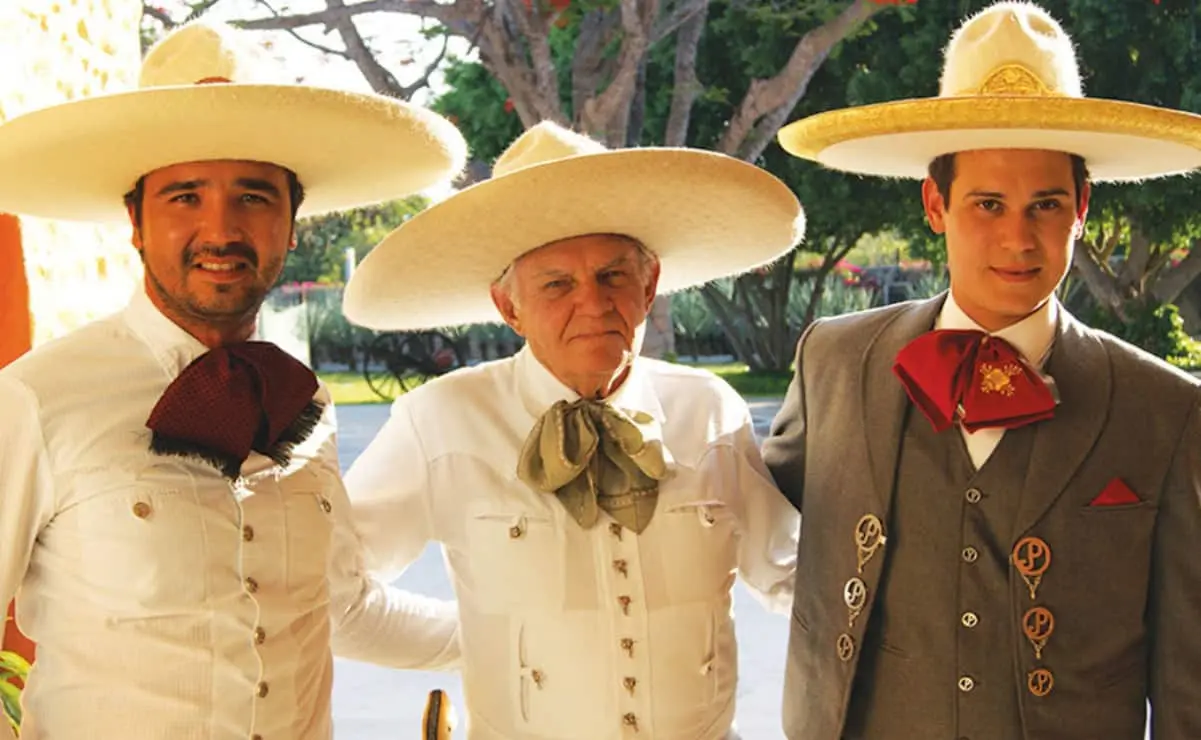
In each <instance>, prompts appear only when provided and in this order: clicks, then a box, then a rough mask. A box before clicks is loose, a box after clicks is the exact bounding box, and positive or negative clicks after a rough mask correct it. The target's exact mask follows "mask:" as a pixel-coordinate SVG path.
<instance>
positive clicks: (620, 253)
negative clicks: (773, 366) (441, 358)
mask: <svg viewBox="0 0 1201 740" xmlns="http://www.w3.org/2000/svg"><path fill="white" fill-rule="evenodd" d="M802 228H803V221H802V213H801V209H800V204H799V203H798V202H797V201H796V198H795V196H793V195H792V193H790V192H789V190H788V189H787V188H786V187H785V186H784V184H783V183H781V182H780V181H778V180H777V179H775V178H774V177H772V176H771V175H770V174H768V173H766V172H764V171H762V170H759V169H756V168H754V167H752V166H750V165H747V164H745V163H743V162H739V161H737V160H733V159H730V158H727V157H723V156H721V155H716V154H713V153H709V152H700V151H694V150H685V149H639V150H622V151H606V150H604V149H602V148H601V147H600V146H599V145H597V144H595V143H594V142H592V141H591V140H589V139H586V138H585V137H582V136H579V135H577V134H573V133H571V132H569V131H565V130H563V129H561V128H559V127H557V126H555V125H553V124H549V123H544V124H540V125H538V126H537V127H535V128H534V129H532V130H531V131H529V132H527V133H526V134H524V135H523V136H522V137H521V138H519V139H518V140H517V141H516V142H515V143H514V144H513V145H512V146H511V147H510V148H509V150H508V151H507V152H506V153H505V154H504V155H502V157H501V158H500V159H499V160H498V161H497V163H496V166H495V168H494V177H493V179H492V180H489V181H487V182H484V183H481V184H479V185H476V186H475V187H473V188H470V189H468V190H466V191H464V192H462V193H459V194H457V195H455V196H453V197H451V198H450V199H448V200H447V201H444V202H442V203H440V204H438V205H436V206H434V207H432V208H430V209H429V210H427V211H425V212H423V213H421V214H419V215H418V216H417V217H415V218H414V219H412V221H410V222H409V223H408V224H406V225H405V226H403V227H401V228H400V229H398V230H397V231H396V232H394V233H393V234H392V235H390V236H389V237H388V238H387V239H386V240H385V241H384V242H383V243H381V244H380V245H379V246H378V247H377V248H376V249H375V250H373V251H372V253H371V254H370V255H369V256H368V257H367V259H366V260H365V261H364V263H363V264H362V265H361V266H360V268H359V270H358V271H357V272H356V275H355V277H354V278H353V279H352V281H351V283H350V285H349V286H348V289H347V295H346V302H345V309H346V313H347V315H348V317H350V318H351V320H353V321H357V322H360V323H363V324H366V325H368V326H372V327H376V328H391V329H413V328H421V327H428V326H438V325H447V324H455V323H467V322H472V321H488V320H495V318H496V315H497V314H496V313H495V311H497V310H499V312H500V316H501V317H503V319H504V320H505V321H506V322H507V323H508V324H509V325H510V326H511V327H512V328H513V329H514V330H515V331H516V332H517V333H519V334H520V335H522V336H523V337H524V338H525V340H526V347H525V348H524V349H523V350H521V352H519V353H518V354H517V356H516V357H513V358H510V359H506V360H500V361H497V362H492V363H487V364H484V365H481V366H478V367H474V368H469V369H464V370H461V371H458V372H455V373H451V374H450V375H448V376H445V377H443V378H441V379H439V380H437V381H434V382H432V383H430V384H428V385H426V386H424V387H422V388H420V389H418V390H416V391H413V392H411V393H409V394H406V395H405V396H403V397H401V398H400V399H399V400H398V401H397V402H396V404H395V406H394V407H393V411H392V415H391V418H390V419H389V421H388V422H387V424H386V425H385V427H384V428H383V430H382V431H381V432H380V434H379V436H378V437H377V438H376V439H375V440H374V441H373V442H372V444H371V445H370V446H369V447H368V448H367V450H366V451H364V453H363V454H362V456H361V457H360V458H359V459H358V460H357V461H356V463H355V464H354V465H353V466H352V468H351V470H350V471H349V472H348V473H347V479H346V480H347V488H348V490H349V491H350V494H351V500H352V505H353V507H354V520H355V523H356V526H357V527H358V528H359V530H360V532H361V534H362V537H363V542H364V543H365V547H366V550H367V551H368V565H369V567H371V568H377V569H380V570H381V571H386V572H389V573H398V572H400V571H402V570H403V569H404V568H405V567H406V566H407V565H408V564H409V563H411V562H412V561H413V560H414V559H415V558H416V557H417V556H418V555H419V554H420V553H421V551H422V550H423V549H424V547H425V545H426V543H427V542H429V541H439V542H441V543H442V546H443V548H444V552H445V556H446V561H447V563H448V565H449V568H450V571H451V574H452V577H453V581H454V586H455V590H456V593H457V595H458V603H459V613H460V619H461V622H462V624H461V642H462V651H463V665H462V671H463V682H464V692H465V696H466V704H467V706H466V710H467V711H466V714H467V718H468V723H469V726H468V737H469V738H471V740H501V739H502V738H503V739H507V740H513V739H514V738H523V739H529V740H566V739H568V738H586V739H588V740H617V739H618V738H634V737H638V738H656V739H658V740H721V739H723V738H732V737H735V734H734V731H733V727H732V725H733V718H734V705H735V688H736V681H737V655H736V652H737V651H736V645H735V636H734V625H733V620H732V614H731V611H732V610H731V597H730V590H731V587H732V585H733V582H734V577H735V574H740V575H741V576H742V578H743V579H744V581H745V582H746V583H747V584H748V585H749V586H750V587H751V588H752V589H753V591H754V592H756V593H757V594H758V595H759V596H760V597H761V598H762V599H763V601H764V602H765V603H766V604H767V605H768V606H769V607H771V608H774V609H776V610H778V611H786V610H787V609H788V607H789V606H790V604H791V601H792V577H793V573H794V568H795V548H796V537H797V530H798V519H797V515H796V513H795V512H794V510H793V509H792V507H791V506H790V505H789V503H788V502H787V500H786V499H785V498H784V497H783V496H782V495H781V494H780V493H779V492H778V491H777V490H776V488H775V487H774V485H773V484H772V482H771V478H770V477H769V475H768V473H767V471H766V469H765V467H764V465H763V463H762V461H761V459H760V457H759V452H758V448H757V446H756V441H755V435H754V430H753V428H752V425H751V417H750V413H749V411H748V409H747V406H746V404H745V402H743V400H742V399H741V398H740V397H739V396H738V395H737V394H736V393H735V392H734V391H733V389H731V388H730V387H729V386H728V385H727V384H725V383H724V382H723V381H721V380H720V379H718V378H717V377H715V376H714V375H712V374H711V373H708V372H705V371H701V370H696V369H691V368H686V367H682V366H678V365H672V364H668V363H664V362H659V361H655V360H651V359H646V358H641V357H637V355H638V350H639V347H640V345H641V341H642V331H643V326H644V323H645V320H646V317H647V314H648V312H649V309H650V305H651V302H652V300H653V299H654V296H655V294H656V290H657V289H658V288H664V289H666V290H678V289H680V288H683V287H685V286H687V285H690V284H695V283H699V282H704V281H707V280H711V279H714V278H717V277H721V276H723V275H729V274H733V273H736V272H741V271H743V270H746V269H748V268H750V267H752V266H755V265H759V264H762V263H766V262H769V261H771V260H772V259H774V258H776V257H777V256H778V255H780V254H781V253H783V252H785V251H787V250H788V249H790V248H791V247H792V246H793V245H794V244H795V243H796V241H797V239H798V237H799V234H800V231H801V229H802ZM489 293H490V294H491V302H490V301H489ZM339 649H340V648H339V645H338V643H337V642H336V641H335V652H337V651H338V650H339Z"/></svg>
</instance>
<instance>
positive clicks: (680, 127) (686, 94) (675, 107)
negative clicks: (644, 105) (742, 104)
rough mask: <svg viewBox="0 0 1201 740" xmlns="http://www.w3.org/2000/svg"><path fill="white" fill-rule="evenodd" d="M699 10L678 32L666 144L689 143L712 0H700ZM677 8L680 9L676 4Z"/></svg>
mask: <svg viewBox="0 0 1201 740" xmlns="http://www.w3.org/2000/svg"><path fill="white" fill-rule="evenodd" d="M695 4H696V5H699V6H700V7H699V9H697V10H696V12H694V13H693V14H692V15H691V16H690V17H689V18H688V19H687V20H685V21H684V23H683V24H682V25H681V26H680V32H679V33H678V34H677V35H676V66H675V85H674V87H672V91H671V111H670V112H669V113H668V115H667V128H666V129H665V130H664V133H663V144H664V146H685V145H686V144H687V143H688V124H689V121H691V119H692V105H693V103H695V102H696V98H697V96H698V95H700V92H701V85H700V82H699V81H698V80H697V77H696V51H697V47H698V46H699V45H700V42H701V33H702V32H703V31H704V30H705V21H706V20H707V15H708V8H709V0H700V1H699V2H698V3H695ZM676 10H679V6H677V8H676Z"/></svg>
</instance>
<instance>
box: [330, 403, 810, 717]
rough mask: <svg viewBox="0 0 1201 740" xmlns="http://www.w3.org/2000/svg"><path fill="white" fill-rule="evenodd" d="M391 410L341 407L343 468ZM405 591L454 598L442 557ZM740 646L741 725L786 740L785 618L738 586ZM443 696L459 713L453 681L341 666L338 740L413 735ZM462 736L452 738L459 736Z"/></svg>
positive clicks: (406, 582) (409, 578) (415, 575)
mask: <svg viewBox="0 0 1201 740" xmlns="http://www.w3.org/2000/svg"><path fill="white" fill-rule="evenodd" d="M779 406H780V402H779V400H778V399H773V400H761V401H753V402H751V413H752V415H753V416H754V418H755V428H756V431H758V432H759V433H760V434H761V435H762V434H766V432H767V427H768V425H769V424H770V422H771V419H772V417H773V416H774V415H775V413H776V411H777V410H778V409H779ZM387 415H388V407H387V406H383V405H375V406H344V407H340V408H339V409H338V420H339V426H340V427H341V432H340V444H341V458H342V460H341V462H342V467H343V469H345V468H346V467H349V465H350V464H351V463H352V462H353V461H354V459H355V458H356V457H358V455H359V453H361V452H362V451H363V448H364V447H366V445H367V443H368V442H370V441H371V439H372V437H374V436H375V433H376V432H377V431H378V430H379V428H380V427H381V426H382V425H383V423H384V421H385V419H386V418H387ZM396 584H397V585H398V586H400V587H402V588H407V589H410V590H413V591H418V592H421V593H425V594H429V595H431V596H437V597H442V598H453V595H454V594H453V591H452V590H451V586H450V582H449V581H448V579H447V577H446V571H445V569H444V567H443V565H442V557H441V553H440V551H439V550H438V549H437V548H436V547H433V546H431V547H430V548H428V549H427V550H426V551H425V553H424V554H423V555H422V556H421V558H420V559H419V560H418V561H417V562H416V563H414V564H413V566H412V567H411V568H409V570H408V571H407V572H406V573H405V574H404V575H403V576H402V577H401V578H400V579H399V580H397V581H396ZM734 610H735V613H736V614H737V623H736V627H737V631H738V640H739V649H740V655H739V660H738V663H739V670H740V674H741V680H740V683H739V689H738V727H739V729H740V730H741V732H742V735H743V737H744V738H746V740H783V737H784V735H783V733H782V732H781V731H780V728H779V725H780V691H781V687H782V685H783V675H784V654H785V649H786V646H787V636H788V620H787V618H786V617H783V616H780V615H776V614H769V613H767V612H766V611H765V610H764V609H763V608H762V607H761V606H759V604H758V602H756V601H754V599H753V597H752V596H751V595H750V593H749V592H748V591H747V590H746V589H745V588H744V587H743V586H742V584H741V583H739V584H738V585H737V586H736V587H735V590H734ZM435 688H441V689H443V690H445V691H447V692H448V693H449V694H450V696H451V698H452V699H453V701H454V703H455V706H456V707H458V708H459V710H460V712H461V711H462V706H463V699H462V693H461V688H460V684H459V679H458V676H457V675H452V674H438V673H422V672H416V671H393V670H388V669H384V668H378V667H376V666H372V665H367V664H364V663H358V662H355V661H348V660H338V661H337V662H336V667H335V674H334V726H335V731H336V737H337V738H338V740H399V739H401V738H412V737H415V736H416V733H417V732H418V731H419V729H420V726H421V710H422V708H423V706H424V704H425V697H426V695H427V694H428V693H429V692H430V690H432V689H435ZM462 737H463V733H462V732H459V733H457V734H456V738H462Z"/></svg>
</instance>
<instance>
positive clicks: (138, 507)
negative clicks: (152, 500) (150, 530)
mask: <svg viewBox="0 0 1201 740" xmlns="http://www.w3.org/2000/svg"><path fill="white" fill-rule="evenodd" d="M133 515H134V516H136V517H137V518H138V519H145V518H146V517H148V516H150V504H148V503H146V502H145V501H139V502H137V503H136V504H134V505H133Z"/></svg>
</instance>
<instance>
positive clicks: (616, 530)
mask: <svg viewBox="0 0 1201 740" xmlns="http://www.w3.org/2000/svg"><path fill="white" fill-rule="evenodd" d="M609 533H610V534H612V535H613V536H614V537H616V538H617V539H619V540H620V539H621V525H620V524H618V523H617V522H613V523H612V524H610V525H609Z"/></svg>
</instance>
